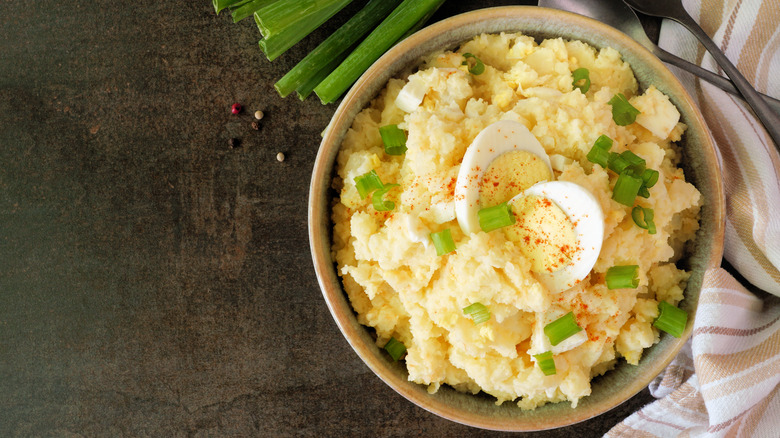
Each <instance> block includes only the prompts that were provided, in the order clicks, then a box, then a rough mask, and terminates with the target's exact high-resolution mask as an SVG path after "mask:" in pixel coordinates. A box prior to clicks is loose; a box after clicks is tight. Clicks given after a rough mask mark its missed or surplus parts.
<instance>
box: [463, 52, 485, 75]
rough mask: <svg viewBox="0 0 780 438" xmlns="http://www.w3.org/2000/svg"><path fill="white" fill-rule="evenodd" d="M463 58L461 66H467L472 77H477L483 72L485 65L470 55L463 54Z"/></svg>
mask: <svg viewBox="0 0 780 438" xmlns="http://www.w3.org/2000/svg"><path fill="white" fill-rule="evenodd" d="M463 57H464V58H466V59H465V60H464V61H463V62H462V63H461V65H465V66H468V69H469V73H471V74H473V75H474V76H479V75H481V74H482V73H484V72H485V64H484V63H483V62H482V60H480V59H479V58H477V57H476V56H474V55H473V54H471V53H464V54H463Z"/></svg>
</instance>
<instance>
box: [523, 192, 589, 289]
mask: <svg viewBox="0 0 780 438" xmlns="http://www.w3.org/2000/svg"><path fill="white" fill-rule="evenodd" d="M529 195H535V196H540V197H543V198H547V199H549V200H551V201H553V202H554V203H555V204H556V205H557V206H558V208H560V209H561V210H562V211H563V212H564V213H565V214H566V216H567V217H568V219H569V221H571V223H572V224H573V225H574V232H575V235H576V239H577V242H576V245H577V248H578V250H577V252H576V253H575V254H574V257H573V258H572V260H571V262H570V263H569V264H567V265H565V266H564V267H562V268H560V269H558V270H557V271H554V272H543V273H537V274H536V277H537V279H538V280H539V282H541V283H542V284H544V285H545V286H546V287H547V289H548V290H549V291H550V292H551V293H558V292H562V291H564V290H566V289H569V288H571V287H573V286H574V285H576V284H577V283H579V282H580V281H581V280H582V279H584V278H585V277H587V276H588V274H589V273H590V271H591V269H593V266H594V265H595V264H596V261H597V260H598V258H599V253H600V252H601V244H602V243H603V241H604V212H603V211H602V210H601V205H600V204H599V202H598V200H597V199H596V197H595V196H593V194H592V193H591V192H590V191H589V190H588V189H586V188H584V187H582V186H581V185H579V184H575V183H573V182H568V181H548V182H541V183H538V184H535V185H533V186H531V187H529V188H528V189H527V190H525V191H524V192H523V193H521V194H519V195H517V196H515V197H514V198H512V200H511V201H510V203H511V202H512V201H514V200H515V199H517V198H519V197H523V196H529Z"/></svg>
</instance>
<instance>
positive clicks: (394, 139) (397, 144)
mask: <svg viewBox="0 0 780 438" xmlns="http://www.w3.org/2000/svg"><path fill="white" fill-rule="evenodd" d="M379 135H380V136H381V137H382V143H383V144H384V145H385V153H386V154H388V155H403V154H404V152H406V133H405V132H404V131H403V129H401V128H399V127H398V125H385V126H382V127H380V128H379Z"/></svg>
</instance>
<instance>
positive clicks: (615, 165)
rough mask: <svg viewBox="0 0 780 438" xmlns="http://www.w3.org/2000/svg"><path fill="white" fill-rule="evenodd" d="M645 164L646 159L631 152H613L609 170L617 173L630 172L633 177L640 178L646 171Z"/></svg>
mask: <svg viewBox="0 0 780 438" xmlns="http://www.w3.org/2000/svg"><path fill="white" fill-rule="evenodd" d="M645 164H646V162H645V159H644V158H642V157H640V156H639V155H637V154H635V153H633V152H631V151H623V152H622V153H620V154H618V153H617V152H612V153H611V154H610V156H609V168H610V169H611V170H613V171H614V172H615V173H622V172H623V171H625V170H629V171H631V174H632V175H634V176H636V177H640V176H641V175H642V173H643V172H644V171H645Z"/></svg>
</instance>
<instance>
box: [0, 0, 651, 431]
mask: <svg viewBox="0 0 780 438" xmlns="http://www.w3.org/2000/svg"><path fill="white" fill-rule="evenodd" d="M359 3H361V2H356V4H354V5H351V6H350V7H349V10H356V9H357V6H358V5H359ZM518 3H522V2H509V1H473V2H455V1H449V2H447V3H446V4H445V5H444V6H443V7H442V9H441V10H440V11H439V12H438V13H437V14H436V16H435V17H434V20H439V19H442V18H444V17H446V16H449V15H453V14H455V13H459V12H465V11H467V10H471V9H476V8H478V7H484V6H497V5H509V4H518ZM338 17H339V16H337V20H336V21H338ZM335 27H336V24H334V23H328V24H326V25H325V26H324V27H323V28H322V29H320V30H318V31H317V32H315V33H314V34H313V35H312V36H311V37H310V38H307V39H305V40H304V41H303V42H302V43H300V44H299V45H298V46H296V47H295V49H294V50H293V51H291V52H290V53H287V54H285V55H283V56H282V57H280V58H279V59H277V60H275V61H274V62H273V63H270V62H268V61H267V60H266V59H265V58H264V56H263V55H262V54H261V52H260V50H259V49H258V48H257V40H258V38H259V34H258V32H257V30H256V28H255V26H254V23H253V22H252V21H251V19H248V20H245V21H243V22H241V23H239V24H238V25H234V24H232V23H231V21H230V19H229V17H228V16H227V15H225V14H223V15H221V16H215V14H214V10H213V7H212V5H211V2H210V1H208V0H190V1H172V0H158V1H152V0H140V1H136V2H116V1H108V0H96V1H93V2H59V1H51V0H36V1H35V2H23V1H19V0H10V1H9V0H5V1H2V2H0V436H4V437H5V436H8V437H11V436H20V437H27V436H44V437H47V436H57V437H61V436H166V437H167V436H196V437H206V436H293V435H296V436H298V435H300V436H345V435H348V436H352V435H354V436H420V435H425V436H449V437H455V436H467V435H468V436H470V435H473V434H474V433H479V432H480V431H478V430H476V429H472V428H469V427H466V426H462V425H459V424H455V423H452V422H449V421H447V420H444V419H441V418H439V417H436V416H435V415H433V414H430V413H428V412H426V411H424V410H422V409H420V408H417V407H416V406H414V405H412V404H411V403H410V402H408V401H406V400H405V399H403V398H402V397H401V396H399V395H397V394H396V393H395V392H394V391H393V390H391V389H390V388H389V387H388V386H386V385H385V384H384V383H383V382H381V381H380V380H379V379H378V378H377V377H375V376H374V375H373V374H372V373H371V371H370V370H369V369H368V368H367V367H366V366H365V365H364V364H363V363H362V362H361V360H360V359H359V358H358V357H357V355H356V354H355V353H354V352H353V351H352V350H351V348H350V347H349V345H348V344H347V342H346V341H345V340H344V338H343V337H342V336H341V333H340V332H339V330H338V328H337V327H336V324H335V323H334V322H333V320H332V318H331V316H330V313H329V312H328V309H327V307H326V305H325V303H324V301H323V299H322V296H321V294H320V291H319V288H318V285H317V280H316V278H315V276H314V272H313V268H312V264H311V258H310V254H309V247H308V240H307V228H306V208H307V192H308V187H309V175H310V171H311V168H312V165H313V162H314V158H315V155H316V152H317V147H318V143H319V133H320V131H321V130H322V129H323V128H324V127H325V125H326V124H327V122H328V120H329V118H330V116H331V114H332V112H333V111H334V109H335V106H332V105H331V106H322V105H321V104H320V103H319V101H318V100H317V99H316V98H310V99H309V100H308V101H305V102H300V101H298V100H297V99H296V98H294V97H291V98H287V99H281V98H279V96H278V95H277V94H276V92H275V91H274V89H273V82H274V81H276V80H277V79H278V78H280V77H281V76H282V75H283V74H284V73H285V72H286V71H287V70H289V68H291V67H292V66H293V65H294V64H295V62H297V60H298V59H300V58H301V57H302V53H304V52H305V51H308V50H311V49H312V48H314V47H315V46H316V44H317V43H318V42H320V41H321V40H322V39H324V38H325V36H326V35H328V34H329V32H330V31H332V30H333V29H335ZM234 102H240V103H242V104H243V105H244V108H245V110H244V112H243V113H242V114H240V115H238V116H234V115H232V114H231V113H230V106H231V104H233V103H234ZM257 109H260V110H263V111H264V112H265V118H263V120H261V121H260V123H259V130H254V129H252V127H251V123H252V122H253V121H254V117H253V116H252V114H253V113H254V111H255V110H257ZM231 138H235V139H238V141H239V143H238V145H237V146H236V147H233V148H231V147H230V146H229V145H228V140H229V139H231ZM278 152H283V153H284V154H285V156H286V159H285V160H284V161H283V162H278V161H277V159H276V155H277V153H278ZM650 399H651V397H650V395H649V394H648V392H647V390H645V391H643V392H641V393H640V394H638V395H637V396H635V397H634V398H632V399H631V400H629V401H628V402H626V403H625V404H623V405H622V406H620V407H618V408H617V409H615V410H613V411H610V412H608V413H606V414H604V415H602V416H600V417H597V418H594V419H592V420H589V421H586V422H584V423H582V424H579V425H576V426H573V427H570V428H566V429H560V430H555V431H548V432H540V433H536V434H529V435H530V436H538V437H547V436H550V437H557V436H565V437H569V436H578V437H586V436H600V435H601V434H603V433H604V432H606V431H607V430H608V429H609V428H610V427H611V426H613V425H614V424H615V423H616V422H618V421H620V420H621V419H622V418H624V417H625V416H626V415H628V414H629V413H630V412H632V411H634V410H636V409H637V408H638V407H640V406H641V405H643V404H645V403H647V402H648V401H649V400H650ZM480 435H484V436H494V435H499V434H498V433H492V432H484V433H480Z"/></svg>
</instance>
